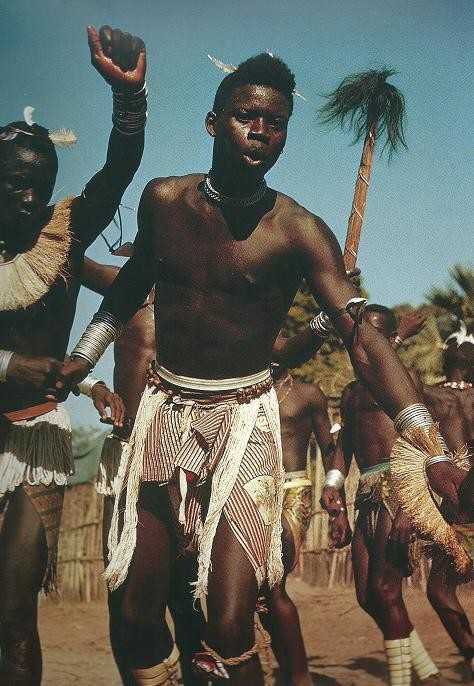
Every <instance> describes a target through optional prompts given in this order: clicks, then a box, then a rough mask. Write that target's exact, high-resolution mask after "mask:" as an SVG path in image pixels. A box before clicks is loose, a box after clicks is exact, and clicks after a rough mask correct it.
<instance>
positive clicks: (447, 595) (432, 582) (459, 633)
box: [425, 326, 474, 681]
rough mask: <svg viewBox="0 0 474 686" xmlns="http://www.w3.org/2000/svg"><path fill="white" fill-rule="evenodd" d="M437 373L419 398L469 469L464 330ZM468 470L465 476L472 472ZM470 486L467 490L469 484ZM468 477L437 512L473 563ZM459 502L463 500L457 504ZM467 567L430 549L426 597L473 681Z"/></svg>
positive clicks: (472, 422)
mask: <svg viewBox="0 0 474 686" xmlns="http://www.w3.org/2000/svg"><path fill="white" fill-rule="evenodd" d="M445 346H446V348H445V350H444V353H443V372H444V374H445V376H446V380H445V381H444V382H442V383H440V384H438V385H437V386H425V397H426V399H427V403H428V406H429V407H430V409H431V411H432V413H433V416H434V417H436V419H437V420H438V421H439V424H440V428H441V431H442V433H443V436H444V437H445V438H446V443H447V444H448V448H449V449H450V450H451V451H452V452H453V453H454V452H455V451H457V450H459V449H460V448H462V447H463V446H465V447H466V448H467V458H468V459H467V461H466V467H468V466H469V462H470V465H471V467H472V466H474V390H473V382H474V378H473V377H474V336H473V335H472V334H470V335H468V334H467V332H466V330H465V327H464V326H461V328H460V330H459V331H457V332H456V333H455V334H452V335H451V336H449V337H448V338H447V339H446V342H445ZM472 473H473V472H472V469H471V474H472ZM469 484H470V486H469ZM472 486H473V479H472V476H471V477H470V481H469V479H468V478H466V480H465V482H463V484H462V486H461V489H460V493H461V496H462V497H460V501H461V502H460V507H459V508H456V510H455V511H453V509H452V508H450V507H449V504H443V505H442V512H443V514H444V516H445V517H446V519H447V520H448V521H450V522H452V526H453V528H454V530H455V531H456V533H457V535H458V536H459V539H460V541H461V542H462V543H463V545H464V547H465V549H466V551H467V552H468V553H469V555H470V557H471V559H473V560H474V511H473V506H472V499H473V498H474V489H473V487H472ZM463 498H464V500H463ZM472 578H473V569H472V567H471V569H470V571H469V573H467V574H465V575H463V576H460V575H459V574H457V573H456V570H455V569H454V567H453V565H452V563H451V562H450V560H449V558H448V557H447V556H446V555H443V554H442V553H441V552H440V551H435V554H434V558H433V564H432V568H431V573H430V576H429V579H428V598H429V600H430V602H431V604H432V606H433V608H434V609H435V610H436V612H437V613H438V615H439V618H440V619H441V621H442V623H443V625H444V627H445V628H446V630H447V632H448V634H449V635H450V636H451V638H452V640H453V641H454V643H455V644H456V646H457V648H458V650H459V652H460V653H461V655H462V656H463V658H464V660H465V663H466V673H467V675H469V676H468V678H470V679H471V681H474V635H473V633H472V629H471V626H470V624H469V620H468V618H467V616H466V613H465V612H464V609H463V608H462V606H461V604H460V602H459V600H458V598H457V595H456V589H457V587H458V585H459V584H461V583H466V582H467V581H470V580H472Z"/></svg>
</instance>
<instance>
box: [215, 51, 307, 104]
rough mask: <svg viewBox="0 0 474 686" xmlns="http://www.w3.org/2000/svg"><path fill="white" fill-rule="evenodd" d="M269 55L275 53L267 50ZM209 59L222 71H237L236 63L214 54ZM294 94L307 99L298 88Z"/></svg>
mask: <svg viewBox="0 0 474 686" xmlns="http://www.w3.org/2000/svg"><path fill="white" fill-rule="evenodd" d="M266 52H267V55H270V57H273V54H272V53H271V52H270V51H269V50H267V51H266ZM207 56H208V57H209V59H210V60H211V62H212V64H213V65H214V66H215V67H217V68H218V69H220V70H221V71H223V72H224V74H232V72H233V71H237V67H236V66H235V64H226V63H225V62H221V60H218V59H217V57H213V56H212V55H209V54H208V55H207ZM293 95H296V97H298V98H301V99H302V100H306V98H305V97H304V95H301V93H299V92H298V91H297V90H296V89H295V90H294V91H293Z"/></svg>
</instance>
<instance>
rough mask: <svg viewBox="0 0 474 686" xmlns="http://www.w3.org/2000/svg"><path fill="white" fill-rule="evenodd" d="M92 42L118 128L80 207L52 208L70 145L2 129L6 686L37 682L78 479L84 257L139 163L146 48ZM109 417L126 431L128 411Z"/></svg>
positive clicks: (0, 453) (58, 137) (1, 611)
mask: <svg viewBox="0 0 474 686" xmlns="http://www.w3.org/2000/svg"><path fill="white" fill-rule="evenodd" d="M88 37H89V46H90V51H91V58H92V63H93V65H94V66H95V68H96V69H97V71H98V72H99V73H100V74H101V76H102V77H103V78H104V79H105V80H106V81H107V82H108V83H109V84H110V85H111V86H112V90H113V96H114V115H113V121H114V127H113V129H112V133H111V135H110V140H109V148H108V153H107V160H106V163H105V165H104V167H103V168H102V169H101V171H99V172H98V173H97V174H96V175H95V176H94V177H93V178H92V179H91V180H90V181H89V183H88V184H87V185H86V187H85V190H84V192H83V193H82V195H81V196H80V197H77V198H74V199H68V200H64V201H62V202H60V203H58V204H57V205H56V206H51V205H48V203H49V201H50V199H51V195H52V192H53V188H54V183H55V180H56V174H57V169H58V158H57V154H56V151H55V147H54V143H53V141H56V142H57V143H61V142H63V143H64V142H71V141H72V140H73V136H72V134H69V133H68V132H64V131H59V132H56V134H55V135H53V133H50V132H48V130H47V129H45V128H43V127H41V126H38V125H37V124H34V123H33V122H32V121H31V119H30V117H31V113H28V117H27V118H29V119H30V121H29V123H26V122H13V123H11V124H7V125H6V126H4V127H2V128H1V129H0V347H1V350H0V413H1V417H0V507H1V509H2V510H3V524H2V528H1V532H0V586H1V588H2V592H1V594H0V645H1V660H2V662H1V667H0V675H1V678H0V681H1V682H2V683H8V684H25V685H26V684H28V686H36V685H37V684H39V683H40V681H41V672H42V660H41V650H40V644H39V638H38V630H37V597H38V592H39V590H40V589H41V588H44V589H45V590H48V589H50V588H51V587H52V586H53V585H54V580H55V567H56V554H57V542H58V534H59V524H60V517H61V509H62V502H63V493H64V486H65V484H66V481H67V476H68V475H69V474H70V473H71V472H72V469H73V461H72V450H71V427H70V422H69V418H68V416H67V413H66V412H65V410H64V409H63V407H62V406H61V405H58V404H57V400H61V399H62V396H57V394H56V391H55V390H54V384H55V381H56V380H57V378H58V377H59V376H60V373H61V366H62V363H63V361H64V355H65V352H66V346H67V344H68V339H69V334H70V329H71V326H72V322H73V318H74V313H75V309H76V301H77V295H78V291H79V287H80V278H81V270H82V260H83V255H84V251H85V250H86V248H87V247H88V246H89V245H90V244H91V243H92V241H93V240H94V239H95V238H96V237H97V235H98V234H99V232H100V231H101V230H102V229H104V228H105V227H106V226H107V225H108V224H109V222H110V221H111V219H112V217H113V215H114V213H115V211H116V210H117V207H118V205H119V202H120V199H121V197H122V195H123V193H124V191H125V189H126V188H127V186H128V185H129V183H130V182H131V180H132V178H133V175H134V173H135V171H136V169H137V168H138V165H139V163H140V160H141V156H142V151H143V142H144V136H143V131H144V124H145V116H146V90H145V86H144V78H145V48H144V45H143V43H142V41H141V40H140V39H139V38H136V37H133V36H131V35H130V34H125V33H122V32H121V31H119V30H118V29H114V30H112V29H110V28H109V27H103V28H102V29H101V31H100V35H99V34H97V32H96V30H95V29H94V28H93V27H89V28H88ZM93 385H95V386H97V384H95V383H92V384H91V383H89V384H86V386H85V390H86V391H87V392H90V389H91V386H93ZM98 386H99V388H96V389H95V391H94V394H95V393H97V392H100V390H101V389H100V384H98ZM48 397H49V401H47V398H48ZM102 400H103V401H104V402H105V404H110V403H109V400H110V397H109V398H107V397H105V396H104V397H103V399H102ZM96 401H98V398H97V397H96ZM111 410H112V420H113V421H115V422H116V423H117V424H120V423H121V414H120V412H121V408H120V407H119V408H118V409H117V408H114V407H111ZM102 412H103V413H104V412H105V406H104V408H103V410H102Z"/></svg>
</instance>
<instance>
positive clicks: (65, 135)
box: [49, 129, 77, 148]
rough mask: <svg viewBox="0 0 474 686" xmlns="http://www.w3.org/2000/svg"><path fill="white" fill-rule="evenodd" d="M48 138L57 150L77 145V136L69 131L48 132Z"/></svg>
mask: <svg viewBox="0 0 474 686" xmlns="http://www.w3.org/2000/svg"><path fill="white" fill-rule="evenodd" d="M49 138H50V140H51V141H52V143H54V145H57V146H58V148H69V147H70V146H71V145H74V144H75V143H77V136H76V134H75V133H74V131H72V130H71V129H56V130H55V131H50V132H49Z"/></svg>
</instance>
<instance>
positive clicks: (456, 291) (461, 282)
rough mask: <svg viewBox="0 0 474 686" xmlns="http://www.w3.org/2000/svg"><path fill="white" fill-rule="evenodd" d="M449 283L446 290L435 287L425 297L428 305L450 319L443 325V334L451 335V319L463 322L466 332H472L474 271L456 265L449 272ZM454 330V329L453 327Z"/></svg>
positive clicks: (473, 325) (473, 328)
mask: <svg viewBox="0 0 474 686" xmlns="http://www.w3.org/2000/svg"><path fill="white" fill-rule="evenodd" d="M449 273H450V275H451V279H452V281H451V283H450V284H449V285H448V286H447V287H446V288H440V287H438V286H435V287H434V288H432V289H431V291H430V292H429V293H428V295H427V296H426V299H427V301H428V302H429V303H431V304H432V305H434V306H435V307H437V308H438V310H439V311H440V314H441V315H442V314H445V315H446V313H448V314H449V315H450V317H449V318H448V321H446V316H445V317H444V320H445V321H444V322H443V321H442V320H441V322H440V323H441V324H444V326H443V329H446V330H443V334H444V333H446V335H447V334H449V333H452V331H453V326H452V324H453V319H455V320H459V319H461V320H463V321H464V322H465V324H466V326H467V329H468V331H471V332H472V331H473V330H474V269H472V267H464V266H463V265H461V264H456V265H455V266H454V267H452V268H451V269H450V270H449ZM455 328H456V327H455Z"/></svg>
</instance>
